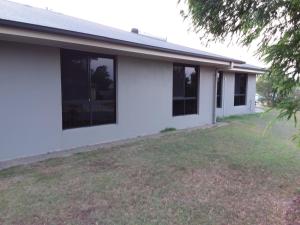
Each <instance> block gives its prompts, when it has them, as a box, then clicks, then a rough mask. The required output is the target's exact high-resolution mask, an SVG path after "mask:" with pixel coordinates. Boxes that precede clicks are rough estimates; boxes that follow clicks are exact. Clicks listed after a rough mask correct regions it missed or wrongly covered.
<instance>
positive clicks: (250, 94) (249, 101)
mask: <svg viewBox="0 0 300 225" xmlns="http://www.w3.org/2000/svg"><path fill="white" fill-rule="evenodd" d="M234 84H235V73H232V72H224V74H223V90H222V92H223V93H222V108H217V109H216V115H217V116H218V117H223V116H230V115H238V114H248V113H254V112H255V93H256V76H255V75H254V74H248V82H247V96H246V105H243V106H234Z"/></svg>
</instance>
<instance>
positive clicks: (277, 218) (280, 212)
mask: <svg viewBox="0 0 300 225" xmlns="http://www.w3.org/2000/svg"><path fill="white" fill-rule="evenodd" d="M270 179H272V178H271V177H270V176H268V174H263V175H258V174H253V173H250V172H249V173H248V172H247V171H241V170H234V169H230V168H224V165H222V167H221V166H218V165H214V166H212V167H210V168H204V169H190V170H189V171H187V173H186V174H185V175H184V176H183V178H182V180H181V182H182V185H183V187H184V188H183V190H182V191H180V192H179V193H171V196H168V198H170V199H168V200H173V201H182V202H183V203H184V204H188V205H192V206H193V205H194V206H195V207H197V205H198V204H201V205H207V206H208V207H209V211H210V212H212V215H211V216H212V217H217V216H220V213H217V211H218V210H220V209H221V210H222V211H223V215H224V216H223V219H224V218H226V219H228V221H226V222H225V221H218V222H220V224H231V225H234V224H236V225H240V224H251V223H252V224H261V225H264V224H272V225H275V224H278V225H282V224H284V223H283V221H284V215H285V208H286V207H285V203H284V201H283V196H280V194H279V193H278V191H279V189H276V188H274V187H270V186H269V185H268V181H269V180H270ZM165 200H166V199H165ZM221 217H222V216H221ZM221 217H220V219H221ZM251 221H252V222H251ZM289 225H290V224H289ZM291 225H296V224H291ZM297 225H298V224H297Z"/></svg>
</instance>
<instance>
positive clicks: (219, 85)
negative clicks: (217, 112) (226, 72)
mask: <svg viewBox="0 0 300 225" xmlns="http://www.w3.org/2000/svg"><path fill="white" fill-rule="evenodd" d="M222 92H223V72H218V74H217V108H222Z"/></svg>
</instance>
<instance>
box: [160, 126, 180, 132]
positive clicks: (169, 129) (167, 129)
mask: <svg viewBox="0 0 300 225" xmlns="http://www.w3.org/2000/svg"><path fill="white" fill-rule="evenodd" d="M175 130H176V128H174V127H166V128H165V129H163V130H161V131H160V133H166V132H171V131H175Z"/></svg>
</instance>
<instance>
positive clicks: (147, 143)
mask: <svg viewBox="0 0 300 225" xmlns="http://www.w3.org/2000/svg"><path fill="white" fill-rule="evenodd" d="M273 117H274V115H272V114H271V113H268V114H267V115H265V116H264V117H263V118H262V117H260V116H259V115H252V116H244V117H232V118H229V119H227V121H229V122H230V125H228V126H225V127H221V128H215V129H209V130H194V131H191V132H183V133H169V134H166V135H164V136H163V137H162V138H159V139H155V140H153V139H152V140H148V139H144V140H141V141H138V142H136V143H131V144H125V145H122V146H118V147H116V146H115V147H112V148H107V149H102V150H99V151H94V152H86V153H79V154H76V155H74V156H71V157H66V158H59V159H51V160H47V161H44V162H39V163H34V164H32V165H28V166H19V167H14V168H10V169H7V170H3V171H1V172H0V224H4V225H6V224H9V225H11V224H18V225H22V224H24V225H25V224H26V225H28V224H37V225H40V224H47V225H48V224H49V225H50V224H56V225H59V224H76V225H77V224H78V225H80V224H82V225H92V224H95V225H96V224H172V225H173V224H197V225H198V224H205V225H209V224H211V225H213V224H215V225H229V224H230V225H247V224H249V225H253V224H259V225H268V224H272V225H299V219H300V218H299V214H300V211H299V210H300V201H299V199H300V197H299V195H300V193H299V187H300V176H299V174H300V152H299V149H298V148H297V147H296V146H295V144H294V143H293V142H292V141H291V140H290V138H289V137H290V136H291V135H292V134H293V132H295V129H294V128H293V124H291V123H290V122H284V121H281V122H278V123H277V124H275V125H274V126H273V127H272V128H271V129H270V130H269V131H268V132H267V134H266V135H265V136H263V135H262V133H263V130H264V128H265V126H266V124H267V122H268V121H269V120H270V119H272V118H273Z"/></svg>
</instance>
